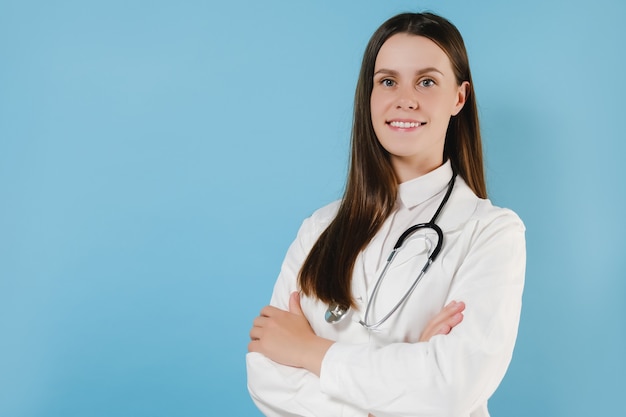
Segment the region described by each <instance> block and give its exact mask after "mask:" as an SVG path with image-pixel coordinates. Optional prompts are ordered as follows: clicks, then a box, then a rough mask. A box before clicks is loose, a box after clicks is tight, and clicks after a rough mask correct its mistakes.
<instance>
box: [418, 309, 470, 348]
mask: <svg viewBox="0 0 626 417" xmlns="http://www.w3.org/2000/svg"><path fill="white" fill-rule="evenodd" d="M463 310H465V303H463V302H462V301H461V302H457V301H451V302H450V303H449V304H448V305H447V306H445V307H444V308H443V310H441V311H440V312H439V313H438V314H437V315H436V316H435V317H433V318H432V319H431V320H430V321H429V322H428V324H427V325H426V327H425V328H424V330H423V331H422V334H421V335H420V340H419V341H420V342H428V341H429V340H430V338H431V337H433V336H436V335H438V334H448V333H450V331H451V330H452V329H453V328H454V326H456V325H457V324H459V323H460V322H461V321H463Z"/></svg>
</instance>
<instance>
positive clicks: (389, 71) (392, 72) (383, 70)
mask: <svg viewBox="0 0 626 417" xmlns="http://www.w3.org/2000/svg"><path fill="white" fill-rule="evenodd" d="M429 72H437V73H439V74H441V75H442V76H444V73H443V72H441V71H439V70H438V69H437V68H435V67H426V68H422V69H419V70H417V71H415V75H422V74H426V73H429ZM378 74H385V75H398V71H396V70H392V69H387V68H381V69H379V70H378V71H376V72H375V73H374V75H378Z"/></svg>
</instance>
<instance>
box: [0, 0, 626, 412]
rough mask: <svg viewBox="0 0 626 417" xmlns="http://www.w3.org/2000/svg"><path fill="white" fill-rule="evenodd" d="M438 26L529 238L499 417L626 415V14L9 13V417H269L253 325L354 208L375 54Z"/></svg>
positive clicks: (28, 6)
mask: <svg viewBox="0 0 626 417" xmlns="http://www.w3.org/2000/svg"><path fill="white" fill-rule="evenodd" d="M424 9H429V10H432V11H435V12H438V13H440V14H443V15H444V16H446V17H448V18H449V19H450V20H452V21H453V22H454V23H455V24H456V25H457V26H458V27H459V29H460V30H461V32H462V33H463V35H464V37H465V40H466V44H467V47H468V50H469V53H470V59H471V62H472V71H473V75H474V78H475V86H476V89H477V96H478V100H479V107H480V112H481V117H482V126H483V134H484V141H485V153H486V167H487V174H488V187H489V191H490V196H491V198H492V200H493V201H494V202H495V203H496V204H498V205H501V206H506V207H510V208H513V209H514V210H515V211H516V212H517V213H518V214H519V215H520V216H521V217H522V219H523V220H524V221H525V223H526V226H527V229H528V230H527V241H528V268H527V285H526V291H525V296H524V311H523V315H522V321H521V324H520V333H519V339H518V343H517V347H516V351H515V355H514V359H513V362H512V364H511V367H510V369H509V372H508V374H507V376H506V377H505V379H504V382H503V383H502V385H501V386H500V388H499V390H498V391H497V392H496V394H495V396H494V397H493V399H492V401H491V403H490V405H491V411H492V415H493V416H508V417H513V416H529V415H534V416H568V417H573V416H590V415H611V416H615V415H626V406H625V405H624V400H623V398H622V397H623V396H624V393H625V392H626V391H625V383H624V382H623V376H624V375H626V359H625V357H626V355H624V354H625V353H626V325H625V324H624V317H626V303H625V302H624V298H625V296H626V280H625V278H626V277H625V274H624V270H625V267H626V261H625V259H626V257H625V256H624V254H623V252H624V248H625V247H626V238H625V234H624V232H625V231H626V227H625V226H626V223H625V220H624V213H625V205H626V204H625V203H626V196H625V189H626V187H625V185H624V184H625V180H626V175H625V173H624V172H625V171H624V167H623V164H624V156H623V155H624V153H625V152H626V146H625V144H624V139H625V138H624V133H623V128H622V125H623V120H624V113H623V107H624V99H625V98H626V84H625V83H624V74H626V57H625V52H624V50H625V49H624V41H625V40H626V25H624V19H625V18H626V3H624V2H622V1H620V0H614V1H610V0H596V1H593V2H590V1H565V0H563V1H551V2H545V1H541V0H529V1H525V2H521V1H499V2H491V1H483V2H477V1H474V2H470V1H466V0H447V1H443V0H440V1H434V0H433V1H393V2H391V1H382V0H380V1H373V0H343V1H331V0H323V1H320V0H317V1H302V2H300V1H298V2H290V1H277V0H269V1H262V2H261V1H256V0H237V1H232V2H222V1H220V2H211V1H199V0H198V1H177V2H174V1H170V2H166V1H120V0H108V1H91V2H86V1H78V0H76V1H70V0H62V1H54V2H45V1H28V0H25V1H12V0H0V416H7V417H52V416H54V417H57V416H64V417H65V416H114V415H116V416H137V417H142V416H150V417H154V416H185V417H192V416H212V415H233V416H244V415H245V416H257V415H259V414H258V412H257V411H255V408H254V406H253V404H252V402H251V401H250V399H249V398H248V394H247V390H246V385H245V365H244V354H245V352H246V347H247V346H246V345H247V340H248V331H249V327H250V324H251V320H252V319H253V317H254V316H255V315H256V314H257V312H258V310H259V309H260V308H261V307H262V306H263V305H264V304H266V303H267V301H268V300H269V296H270V293H271V289H272V286H273V282H274V280H275V278H276V275H277V273H278V270H279V267H280V263H281V261H282V257H283V255H284V253H285V251H286V249H287V247H288V245H289V243H290V242H291V240H292V239H293V238H294V236H295V233H296V231H297V228H298V226H299V224H300V222H301V220H302V219H303V218H304V217H306V216H307V215H309V214H310V213H311V212H312V211H313V210H314V209H315V208H317V207H319V206H321V205H323V204H326V203H327V202H329V201H331V200H333V199H336V198H339V197H340V196H341V192H342V187H343V182H344V178H345V173H346V166H347V151H348V141H349V131H350V123H351V117H352V114H351V112H352V100H353V91H354V86H355V83H356V78H357V73H358V69H359V65H360V59H361V55H362V52H363V49H364V47H365V44H366V42H367V40H368V39H369V37H370V35H371V33H372V32H373V31H374V30H375V29H376V27H378V25H380V24H381V23H382V22H383V21H384V20H386V19H387V18H388V17H390V16H392V15H394V14H396V13H398V12H402V11H407V10H410V11H421V10H424Z"/></svg>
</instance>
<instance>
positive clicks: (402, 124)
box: [389, 122, 421, 129]
mask: <svg viewBox="0 0 626 417" xmlns="http://www.w3.org/2000/svg"><path fill="white" fill-rule="evenodd" d="M389 124H390V125H391V126H393V127H399V128H401V129H408V128H411V127H418V126H419V125H421V123H419V122H390V123H389Z"/></svg>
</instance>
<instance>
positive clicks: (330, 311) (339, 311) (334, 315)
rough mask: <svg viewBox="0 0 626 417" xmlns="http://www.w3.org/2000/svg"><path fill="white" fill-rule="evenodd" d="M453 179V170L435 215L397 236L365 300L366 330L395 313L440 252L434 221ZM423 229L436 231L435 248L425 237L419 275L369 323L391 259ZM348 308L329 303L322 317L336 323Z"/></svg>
mask: <svg viewBox="0 0 626 417" xmlns="http://www.w3.org/2000/svg"><path fill="white" fill-rule="evenodd" d="M455 179H456V173H455V172H453V173H452V178H450V181H449V182H448V190H447V191H446V194H445V196H444V197H443V200H442V201H441V204H439V208H437V211H436V212H435V215H434V216H433V218H432V219H430V221H429V222H428V223H419V224H416V225H414V226H411V227H409V228H408V229H407V230H406V231H405V232H404V233H402V235H401V236H400V238H398V241H397V242H396V244H395V246H394V247H393V250H392V251H391V254H390V255H389V257H388V258H387V263H386V264H385V267H384V268H383V270H382V272H381V273H380V276H379V277H378V280H377V281H376V285H374V289H373V290H372V295H371V296H370V298H369V300H368V301H367V306H366V307H365V315H364V316H363V319H362V320H359V324H361V326H363V327H365V328H366V329H368V330H374V329H377V328H379V327H380V326H381V325H382V324H383V323H384V322H386V321H387V320H388V319H389V317H391V316H392V315H393V313H395V312H396V310H398V308H400V306H401V305H402V304H404V302H405V301H406V300H407V299H408V298H409V296H410V295H411V293H412V292H413V290H415V287H417V284H419V282H420V281H421V280H422V278H423V277H424V275H425V274H426V271H428V268H429V267H430V265H432V263H433V262H434V261H435V259H437V255H439V252H441V247H442V246H443V232H442V231H441V228H440V227H439V226H437V224H436V223H435V221H436V220H437V217H439V214H440V213H441V210H443V207H444V206H445V205H446V202H447V201H448V199H449V198H450V194H452V188H453V187H454V180H455ZM423 229H431V230H434V231H435V232H436V233H437V244H436V245H435V248H434V249H432V242H431V241H430V239H426V240H427V242H429V244H430V248H429V255H428V259H427V260H426V263H425V264H424V266H423V267H422V270H421V271H420V273H419V275H418V276H417V278H416V279H415V281H413V284H412V285H411V287H409V289H408V290H407V291H406V293H405V294H404V296H403V297H402V298H401V299H400V301H398V302H397V303H396V305H395V306H394V307H393V308H392V309H391V310H390V311H389V313H387V314H386V315H385V316H384V317H383V318H381V319H380V320H378V321H377V322H375V323H370V322H369V321H368V317H369V313H370V309H371V307H372V304H373V303H374V300H375V299H376V297H377V295H378V290H379V289H380V285H381V283H382V282H383V279H384V278H385V276H386V275H387V270H388V269H389V267H390V265H391V263H392V261H393V259H394V258H395V257H396V254H397V253H398V252H399V251H400V249H402V245H404V243H405V242H406V241H407V239H408V238H409V237H411V236H412V235H413V234H414V233H415V232H417V231H418V230H423ZM431 249H432V251H431ZM348 310H349V307H343V306H340V305H339V304H337V303H331V304H330V305H329V306H328V308H327V309H326V313H325V314H324V319H326V321H327V322H328V323H331V324H334V323H338V322H339V321H341V320H342V319H343V318H344V317H346V316H347V313H348Z"/></svg>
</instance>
